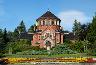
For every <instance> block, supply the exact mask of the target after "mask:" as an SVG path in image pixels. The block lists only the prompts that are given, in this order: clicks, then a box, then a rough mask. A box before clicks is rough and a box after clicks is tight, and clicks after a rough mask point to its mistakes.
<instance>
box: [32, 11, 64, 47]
mask: <svg viewBox="0 0 96 65" xmlns="http://www.w3.org/2000/svg"><path fill="white" fill-rule="evenodd" d="M36 21H37V22H36V23H37V24H36V32H35V33H34V35H33V40H32V45H33V46H40V48H47V47H48V48H49V47H50V48H52V47H54V46H55V45H56V44H61V43H63V33H62V27H61V26H60V22H61V20H60V19H59V18H57V17H56V16H55V15H54V14H52V13H51V12H50V11H47V12H46V13H45V14H43V15H42V16H41V17H39V18H38V19H37V20H36Z"/></svg>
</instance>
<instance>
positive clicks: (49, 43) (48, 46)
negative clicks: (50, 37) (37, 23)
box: [46, 41, 51, 50]
mask: <svg viewBox="0 0 96 65" xmlns="http://www.w3.org/2000/svg"><path fill="white" fill-rule="evenodd" d="M50 48H51V42H50V41H46V49H47V50H50Z"/></svg>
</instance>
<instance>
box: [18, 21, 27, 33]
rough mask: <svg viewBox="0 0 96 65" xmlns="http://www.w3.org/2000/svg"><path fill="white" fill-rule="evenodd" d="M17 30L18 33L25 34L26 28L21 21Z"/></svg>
mask: <svg viewBox="0 0 96 65" xmlns="http://www.w3.org/2000/svg"><path fill="white" fill-rule="evenodd" d="M17 30H18V31H19V33H21V32H26V27H25V24H24V22H23V20H22V21H21V23H20V24H19V26H18V27H17Z"/></svg>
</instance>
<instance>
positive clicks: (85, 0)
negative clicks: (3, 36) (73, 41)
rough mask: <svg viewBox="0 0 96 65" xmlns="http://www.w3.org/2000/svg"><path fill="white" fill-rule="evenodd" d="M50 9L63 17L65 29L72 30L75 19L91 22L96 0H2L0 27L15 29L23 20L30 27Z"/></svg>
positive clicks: (0, 1) (95, 8)
mask: <svg viewBox="0 0 96 65" xmlns="http://www.w3.org/2000/svg"><path fill="white" fill-rule="evenodd" d="M48 9H49V10H50V11H51V12H52V13H54V14H55V15H56V16H57V17H59V18H60V19H61V26H62V27H63V29H64V30H69V31H72V27H73V23H74V20H75V19H77V20H78V21H79V22H81V24H85V23H88V22H91V20H92V17H93V16H94V15H95V12H96V0H0V29H4V28H6V29H7V30H8V31H13V30H14V29H15V28H16V27H17V26H18V25H19V24H20V22H21V21H22V20H23V21H24V23H25V25H26V28H27V29H28V28H29V27H30V26H31V25H33V24H35V23H36V19H37V18H38V17H40V16H41V15H42V14H44V13H45V12H46V11H47V10H48Z"/></svg>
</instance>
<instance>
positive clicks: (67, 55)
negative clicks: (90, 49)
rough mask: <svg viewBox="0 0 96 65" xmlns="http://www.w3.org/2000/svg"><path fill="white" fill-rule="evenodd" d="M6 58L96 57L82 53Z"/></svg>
mask: <svg viewBox="0 0 96 65" xmlns="http://www.w3.org/2000/svg"><path fill="white" fill-rule="evenodd" d="M5 56H6V57H17V58H19V57H20V58H56V57H65V58H69V57H73V58H75V57H96V56H88V55H86V54H84V53H80V54H56V55H17V54H11V55H8V54H5Z"/></svg>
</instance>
